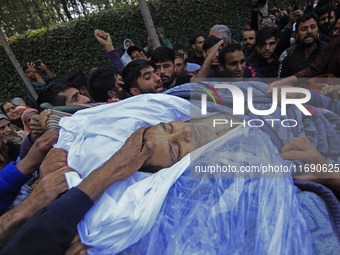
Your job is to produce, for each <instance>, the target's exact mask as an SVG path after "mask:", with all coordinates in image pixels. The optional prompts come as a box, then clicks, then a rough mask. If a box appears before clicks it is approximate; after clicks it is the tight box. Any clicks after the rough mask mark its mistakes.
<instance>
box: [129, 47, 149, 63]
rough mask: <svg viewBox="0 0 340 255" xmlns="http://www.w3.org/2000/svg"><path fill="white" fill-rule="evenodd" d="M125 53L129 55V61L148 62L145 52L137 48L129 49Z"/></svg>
mask: <svg viewBox="0 0 340 255" xmlns="http://www.w3.org/2000/svg"><path fill="white" fill-rule="evenodd" d="M127 53H128V54H129V56H130V58H131V61H133V60H136V59H144V60H148V58H147V57H146V56H145V51H144V50H143V49H142V48H140V47H138V46H131V47H129V48H128V50H127Z"/></svg>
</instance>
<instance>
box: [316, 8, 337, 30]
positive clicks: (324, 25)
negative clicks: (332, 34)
mask: <svg viewBox="0 0 340 255" xmlns="http://www.w3.org/2000/svg"><path fill="white" fill-rule="evenodd" d="M334 22H335V12H334V11H331V18H330V19H329V18H328V12H327V13H325V14H323V15H321V16H320V22H319V23H320V24H319V25H320V29H321V30H323V32H324V33H326V34H327V33H328V32H329V31H330V29H331V28H332V25H333V24H334Z"/></svg>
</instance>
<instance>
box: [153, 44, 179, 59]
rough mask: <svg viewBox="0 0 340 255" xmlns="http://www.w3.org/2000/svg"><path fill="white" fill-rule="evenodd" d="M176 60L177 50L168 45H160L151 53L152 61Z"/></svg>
mask: <svg viewBox="0 0 340 255" xmlns="http://www.w3.org/2000/svg"><path fill="white" fill-rule="evenodd" d="M166 61H171V62H172V63H174V62H175V52H174V51H173V50H172V49H170V48H168V47H158V48H156V49H154V50H153V52H152V53H151V62H152V63H163V62H166Z"/></svg>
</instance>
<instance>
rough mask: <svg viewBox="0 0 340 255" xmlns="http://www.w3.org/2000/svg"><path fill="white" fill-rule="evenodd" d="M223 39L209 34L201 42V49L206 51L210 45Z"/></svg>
mask: <svg viewBox="0 0 340 255" xmlns="http://www.w3.org/2000/svg"><path fill="white" fill-rule="evenodd" d="M221 40H223V39H221V38H217V37H215V36H209V37H208V38H207V39H206V40H205V41H204V43H203V46H202V50H203V51H205V52H207V50H209V49H210V48H211V47H213V46H214V45H215V44H216V43H218V42H219V41H221Z"/></svg>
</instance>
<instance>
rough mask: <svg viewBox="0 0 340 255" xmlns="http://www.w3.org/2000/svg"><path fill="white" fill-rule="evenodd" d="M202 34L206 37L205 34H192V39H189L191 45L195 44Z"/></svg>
mask: <svg viewBox="0 0 340 255" xmlns="http://www.w3.org/2000/svg"><path fill="white" fill-rule="evenodd" d="M200 36H202V37H204V35H202V34H194V35H193V36H191V37H190V39H189V44H190V46H191V45H193V44H195V43H196V39H197V38H198V37H200Z"/></svg>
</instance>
